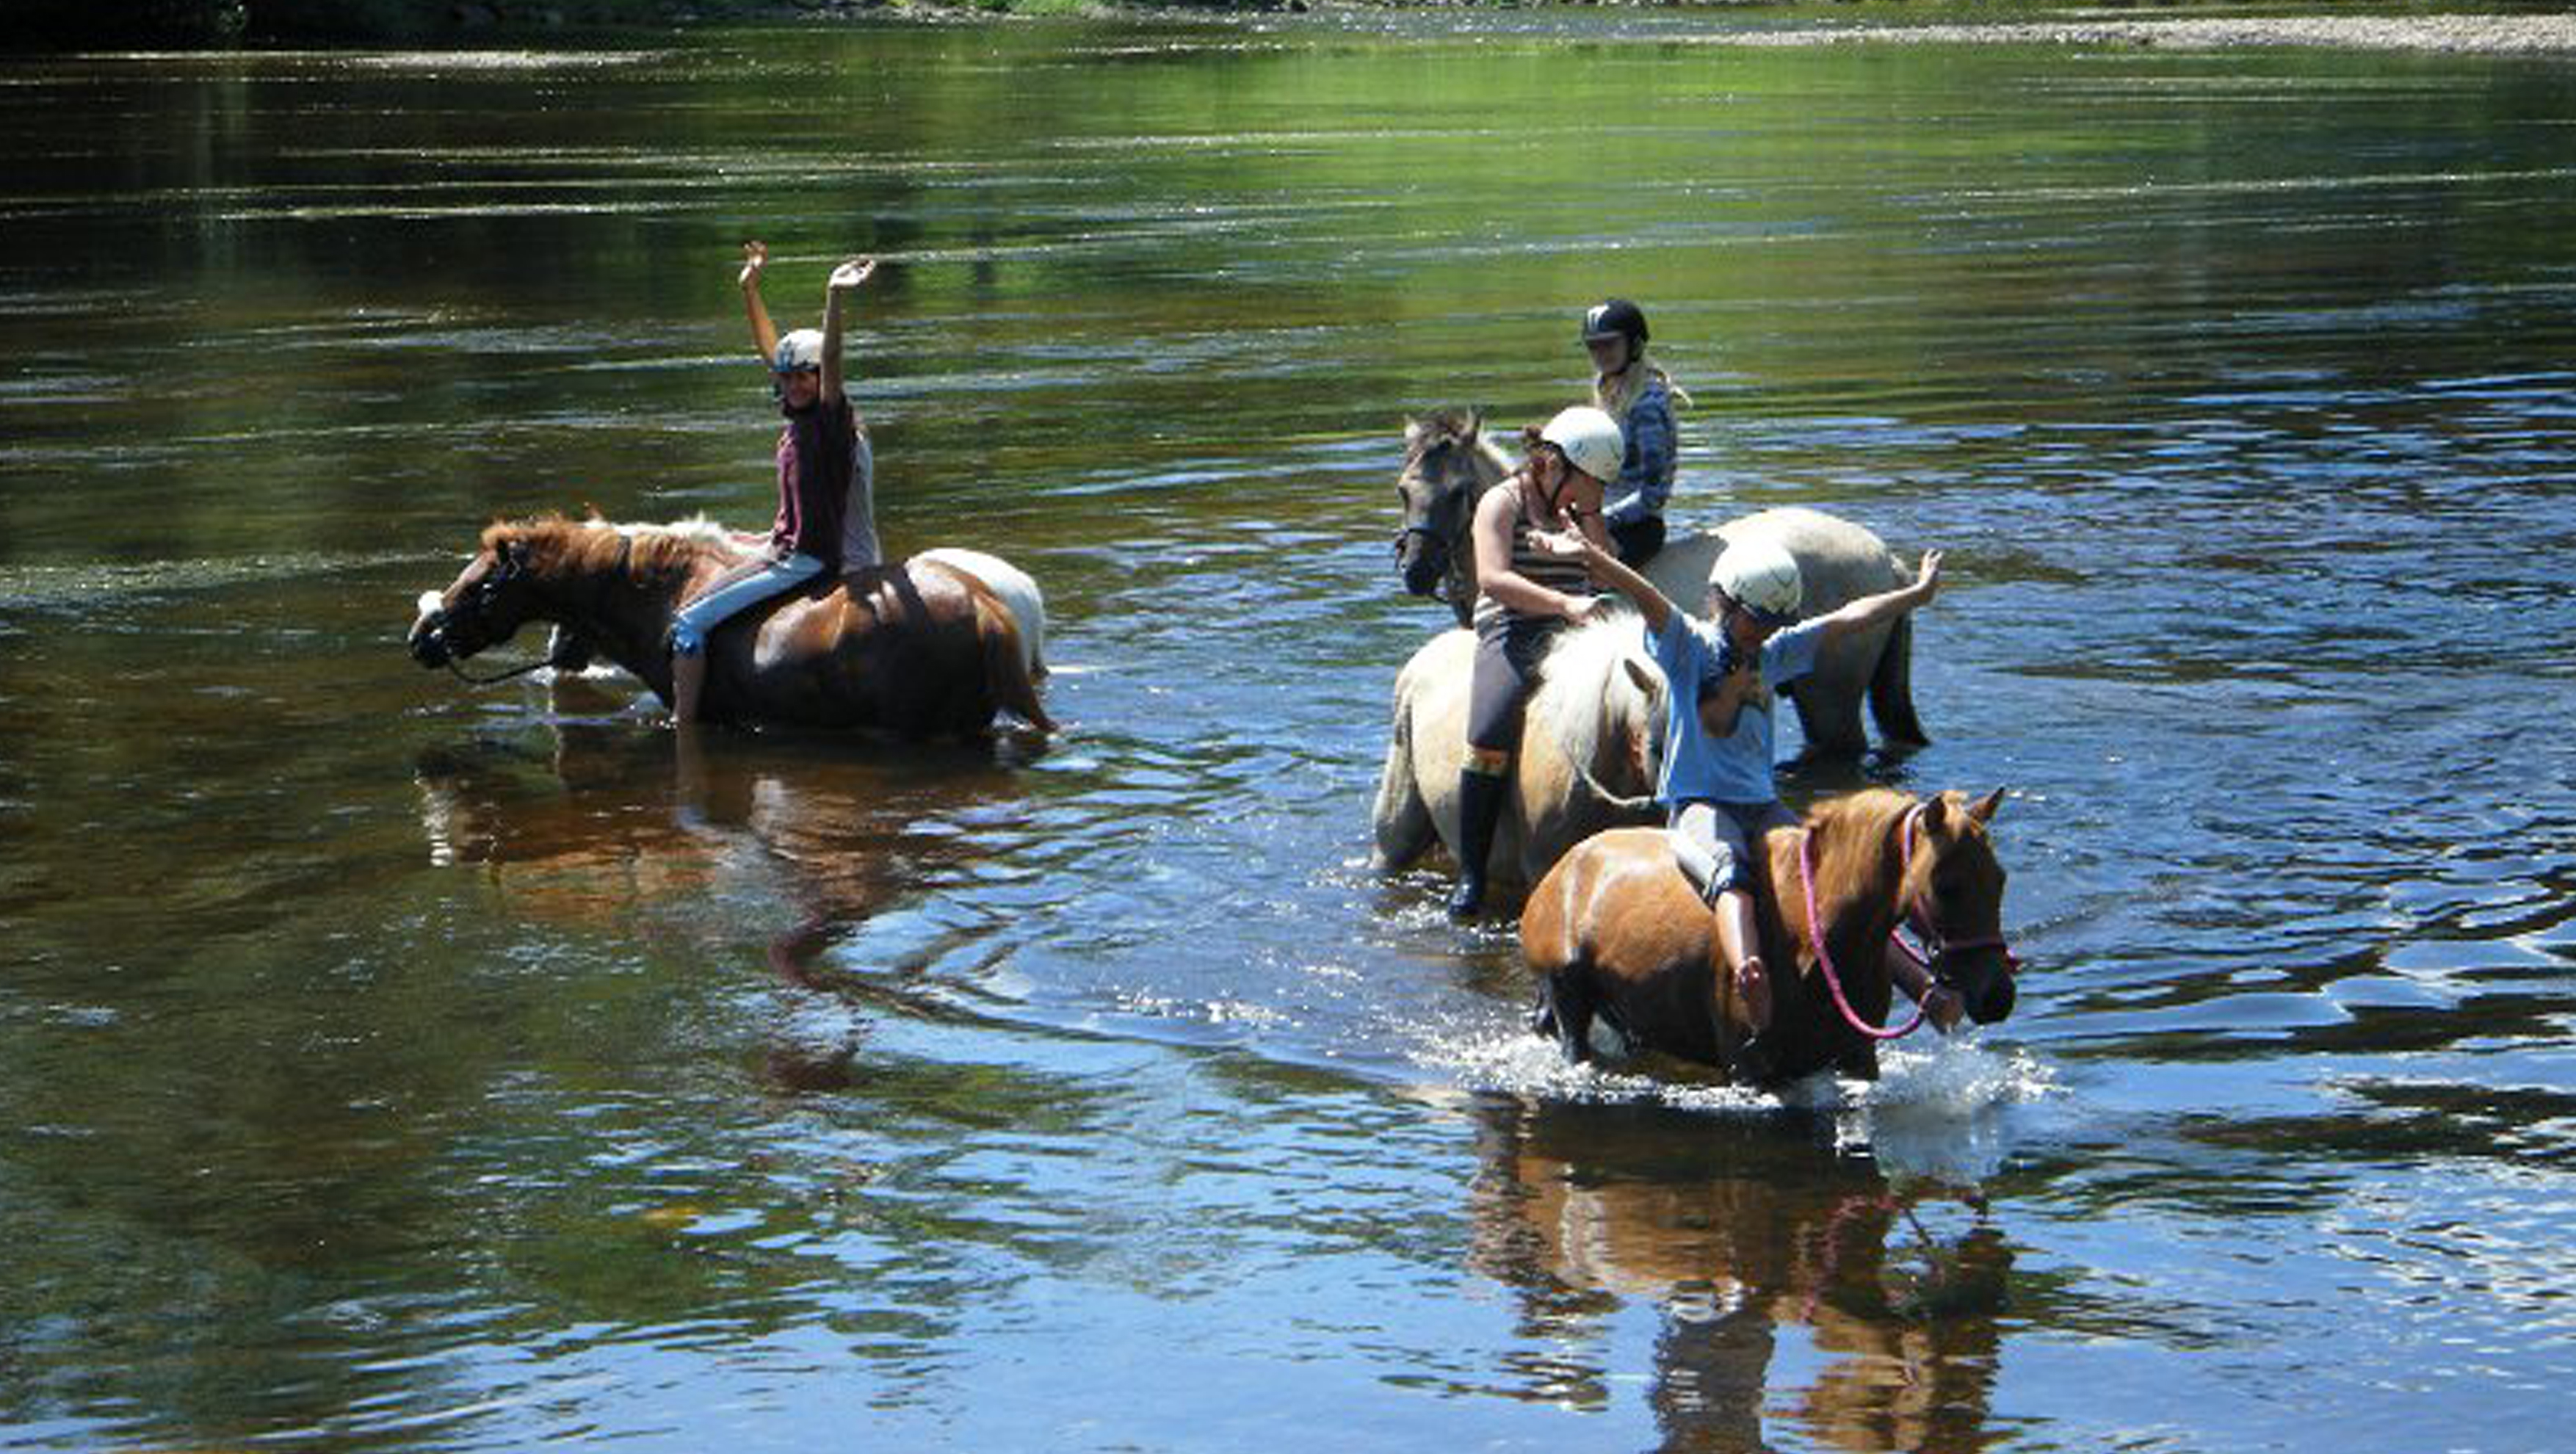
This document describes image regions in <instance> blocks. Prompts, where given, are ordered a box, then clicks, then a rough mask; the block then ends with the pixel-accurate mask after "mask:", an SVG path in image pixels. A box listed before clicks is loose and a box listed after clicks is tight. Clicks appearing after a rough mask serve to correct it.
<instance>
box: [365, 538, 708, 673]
mask: <svg viewBox="0 0 2576 1454" xmlns="http://www.w3.org/2000/svg"><path fill="white" fill-rule="evenodd" d="M721 544H722V542H721V539H720V533H719V532H715V531H713V529H712V527H704V528H702V527H701V526H700V525H699V524H697V523H696V522H688V523H684V524H682V525H677V526H670V527H664V528H658V529H655V530H652V531H648V532H641V533H639V532H634V531H629V530H621V529H620V528H618V527H617V526H614V525H610V524H608V523H607V522H605V521H601V520H589V521H572V520H567V519H565V518H563V517H562V516H560V515H541V516H538V517H537V518H535V519H532V520H505V521H501V522H498V523H496V524H493V525H490V526H488V527H486V528H485V529H484V531H483V539H482V541H481V543H480V544H479V545H478V546H477V548H476V550H475V552H474V558H473V559H472V560H469V561H467V562H466V563H465V569H464V570H463V571H462V572H461V573H459V574H458V576H457V577H456V580H455V581H454V582H453V583H452V584H450V585H449V586H448V588H447V589H446V590H445V591H442V592H438V593H435V594H433V593H430V592H427V591H424V592H422V593H421V597H420V615H419V617H418V618H417V619H415V620H414V621H413V622H412V627H411V634H410V636H409V638H408V639H407V642H406V644H407V645H408V646H409V647H410V648H411V655H412V659H413V660H414V661H417V662H419V663H420V664H421V665H422V666H427V667H439V666H447V665H450V664H452V663H454V662H459V661H462V660H464V659H465V658H467V657H470V656H472V655H474V654H475V653H476V652H478V651H482V650H485V649H486V648H489V647H493V646H498V645H500V644H501V643H502V642H504V641H507V640H509V639H510V638H511V637H512V636H513V635H515V634H517V632H518V630H519V628H520V627H521V626H524V625H526V624H527V623H528V622H530V621H553V622H557V623H559V624H561V625H564V626H566V627H568V628H580V627H583V626H595V625H598V624H600V623H597V622H589V621H577V620H574V619H571V618H572V616H573V615H575V614H578V613H575V612H569V611H568V610H567V605H568V603H569V602H570V601H572V600H575V599H580V600H593V604H596V601H595V599H594V598H595V597H596V596H597V595H598V593H597V592H596V591H583V590H581V589H579V586H580V583H582V582H586V581H587V582H597V581H600V580H602V579H604V578H610V577H631V576H652V575H656V574H657V573H660V572H663V571H665V570H666V569H667V570H677V571H682V572H685V571H687V570H689V569H693V568H695V564H696V561H697V558H698V557H699V556H701V555H703V554H707V553H709V552H713V551H717V550H719V549H720V548H721ZM564 636H565V640H564V641H561V642H558V643H557V645H558V646H559V647H564V648H566V650H564V651H559V652H558V653H557V655H556V658H555V659H557V660H559V661H561V660H566V659H569V657H570V654H571V653H586V651H587V648H588V646H589V644H590V643H589V642H588V641H587V640H586V639H585V638H584V637H583V635H582V632H581V631H580V630H579V629H572V630H568V631H566V632H565V633H564Z"/></svg>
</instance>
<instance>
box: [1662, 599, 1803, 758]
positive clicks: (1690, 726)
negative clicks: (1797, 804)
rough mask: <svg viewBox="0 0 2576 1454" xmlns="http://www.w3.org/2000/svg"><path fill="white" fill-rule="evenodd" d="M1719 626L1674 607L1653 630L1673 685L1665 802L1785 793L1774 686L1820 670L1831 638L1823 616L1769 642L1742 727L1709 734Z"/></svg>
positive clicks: (1668, 699)
mask: <svg viewBox="0 0 2576 1454" xmlns="http://www.w3.org/2000/svg"><path fill="white" fill-rule="evenodd" d="M1717 632H1718V628H1717V627H1716V626H1715V625H1714V624H1712V623H1710V622H1706V621H1699V620H1695V619H1693V618H1692V617H1691V616H1690V615H1689V614H1688V613H1687V612H1684V611H1681V610H1679V609H1675V610H1674V611H1673V612H1672V614H1670V615H1668V616H1666V617H1665V618H1664V629H1663V630H1661V631H1649V632H1647V633H1646V650H1647V651H1648V652H1650V653H1652V654H1653V656H1654V658H1655V665H1657V666H1659V667H1661V668H1663V671H1664V680H1665V682H1667V683H1668V684H1670V687H1671V690H1670V691H1668V692H1667V693H1666V694H1665V698H1664V772H1663V781H1662V782H1661V783H1660V784H1658V786H1657V793H1656V795H1657V797H1659V798H1660V799H1661V800H1662V801H1663V802H1664V804H1665V805H1666V806H1668V807H1669V806H1672V805H1674V804H1679V803H1688V802H1698V801H1706V802H1713V803H1767V802H1770V801H1772V800H1773V799H1775V798H1777V797H1779V796H1780V793H1779V790H1778V789H1777V788H1776V787H1774V786H1773V784H1772V781H1771V750H1772V749H1771V714H1772V707H1773V705H1774V704H1775V698H1774V689H1775V688H1777V687H1778V686H1779V685H1780V684H1781V683H1783V682H1793V681H1796V680H1797V679H1798V678H1800V677H1802V676H1805V675H1806V674H1807V673H1809V672H1811V671H1813V670H1815V667H1816V648H1817V647H1818V646H1820V645H1822V644H1823V643H1824V639H1825V623H1824V621H1823V619H1822V618H1818V619H1817V620H1813V621H1806V622H1802V623H1800V624H1798V625H1796V626H1792V627H1790V628H1789V629H1788V630H1786V631H1781V632H1778V633H1776V634H1774V635H1773V636H1772V638H1771V639H1770V640H1769V641H1766V642H1764V643H1762V686H1761V689H1760V690H1759V691H1757V692H1755V693H1754V694H1753V695H1752V696H1750V697H1747V698H1745V700H1744V709H1743V710H1742V711H1740V712H1737V713H1736V714H1735V731H1734V732H1733V733H1732V734H1730V735H1728V736H1726V737H1724V738H1715V737H1711V736H1709V735H1708V731H1707V729H1706V728H1704V727H1702V726H1701V725H1700V720H1699V697H1700V692H1701V690H1702V689H1703V687H1707V688H1714V687H1715V686H1716V685H1717V682H1718V675H1717V661H1718V653H1719V647H1720V642H1719V639H1718V634H1717Z"/></svg>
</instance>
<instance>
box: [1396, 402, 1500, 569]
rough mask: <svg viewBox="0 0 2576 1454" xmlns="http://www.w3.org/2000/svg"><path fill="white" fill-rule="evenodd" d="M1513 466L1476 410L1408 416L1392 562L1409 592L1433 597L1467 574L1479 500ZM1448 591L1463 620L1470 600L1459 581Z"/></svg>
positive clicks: (1445, 411) (1397, 480) (1398, 483)
mask: <svg viewBox="0 0 2576 1454" xmlns="http://www.w3.org/2000/svg"><path fill="white" fill-rule="evenodd" d="M1510 469H1511V464H1510V461H1508V460H1506V459H1504V458H1503V456H1502V455H1501V454H1500V453H1499V452H1498V451H1497V450H1496V449H1495V448H1494V446H1493V445H1492V443H1490V442H1489V441H1487V440H1486V438H1485V436H1484V419H1483V417H1482V416H1481V415H1479V414H1477V413H1476V412H1475V411H1474V410H1471V409H1442V410H1438V411H1436V412H1434V413H1433V414H1431V415H1429V416H1428V417H1426V418H1422V419H1409V420H1406V421H1405V426H1404V472H1403V473H1402V474H1401V475H1398V476H1397V477H1396V482H1395V490H1396V494H1397V495H1398V496H1400V497H1401V498H1402V500H1403V502H1404V528H1403V529H1402V530H1399V531H1397V532H1396V536H1395V568H1396V570H1397V571H1398V572H1400V573H1401V574H1402V575H1403V576H1404V588H1405V589H1406V590H1407V591H1410V592H1412V593H1413V594H1414V595H1417V596H1430V595H1435V594H1437V593H1438V592H1439V589H1440V584H1441V582H1442V581H1444V580H1449V581H1461V582H1463V581H1464V580H1465V578H1466V573H1467V571H1469V570H1470V569H1471V568H1472V565H1473V562H1472V561H1471V560H1469V559H1468V558H1467V552H1466V540H1467V527H1468V526H1469V525H1470V524H1471V523H1473V521H1474V519H1475V514H1476V500H1477V498H1478V497H1479V496H1481V495H1483V494H1484V492H1485V490H1486V488H1487V487H1488V486H1491V485H1492V484H1493V483H1494V482H1495V481H1497V480H1500V479H1502V478H1503V477H1504V476H1505V475H1506V474H1508V473H1509V472H1510ZM1450 594H1451V596H1452V598H1453V599H1452V601H1451V604H1452V605H1453V606H1454V607H1456V609H1457V610H1458V611H1459V612H1460V613H1461V615H1460V618H1459V619H1461V620H1464V619H1465V616H1464V612H1465V611H1466V610H1467V608H1468V606H1469V605H1470V604H1472V600H1471V599H1466V598H1461V595H1460V591H1459V589H1458V588H1457V587H1456V586H1453V588H1452V590H1451V592H1450ZM1467 594H1468V596H1469V597H1471V596H1472V592H1469V593H1467Z"/></svg>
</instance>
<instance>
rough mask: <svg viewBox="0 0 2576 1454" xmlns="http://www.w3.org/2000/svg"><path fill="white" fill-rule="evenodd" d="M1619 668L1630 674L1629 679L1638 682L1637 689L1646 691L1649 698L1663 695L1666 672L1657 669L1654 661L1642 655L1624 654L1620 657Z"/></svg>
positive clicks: (1650, 699)
mask: <svg viewBox="0 0 2576 1454" xmlns="http://www.w3.org/2000/svg"><path fill="white" fill-rule="evenodd" d="M1619 669H1620V670H1621V671H1624V672H1626V673H1627V674H1628V680H1630V681H1632V682H1635V683H1636V684H1637V690H1638V691H1640V692H1642V693H1644V694H1645V696H1646V699H1647V700H1649V701H1652V700H1654V699H1655V698H1657V697H1660V696H1662V695H1663V693H1664V674H1663V673H1662V672H1660V671H1658V670H1656V669H1655V664H1654V663H1653V662H1651V661H1648V660H1646V659H1645V658H1644V657H1642V656H1623V657H1621V658H1619Z"/></svg>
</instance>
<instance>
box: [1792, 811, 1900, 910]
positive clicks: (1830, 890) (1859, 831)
mask: <svg viewBox="0 0 2576 1454" xmlns="http://www.w3.org/2000/svg"><path fill="white" fill-rule="evenodd" d="M1915 802H1916V800H1915V799H1913V798H1910V797H1908V796H1906V795H1905V794H1903V793H1900V792H1897V791H1895V790H1893V789H1890V788H1863V789H1861V790H1860V791H1859V792H1856V793H1852V794H1850V795H1848V796H1845V797H1840V798H1835V799H1833V800H1832V801H1830V802H1824V803H1818V804H1817V805H1815V806H1814V807H1813V808H1810V809H1809V810H1808V811H1807V831H1808V833H1810V834H1812V835H1813V837H1814V841H1815V844H1816V855H1815V857H1816V897H1817V901H1818V902H1819V903H1825V904H1844V903H1853V902H1857V901H1859V900H1861V899H1864V898H1866V897H1868V896H1870V895H1872V894H1880V895H1885V894H1887V893H1888V891H1889V889H1890V888H1891V887H1892V885H1889V884H1886V883H1882V882H1880V875H1881V874H1883V873H1886V872H1887V871H1888V863H1889V860H1888V858H1887V856H1886V855H1884V854H1881V853H1877V852H1873V851H1871V850H1872V849H1873V848H1874V847H1876V846H1877V845H1880V844H1886V843H1892V842H1893V841H1894V839H1895V836H1896V829H1897V825H1898V824H1900V823H1902V822H1903V821H1904V819H1905V815H1906V814H1907V813H1909V812H1912V811H1913V810H1914V807H1915Z"/></svg>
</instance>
